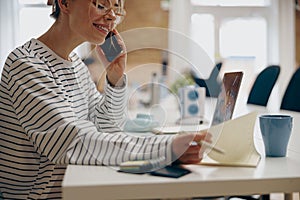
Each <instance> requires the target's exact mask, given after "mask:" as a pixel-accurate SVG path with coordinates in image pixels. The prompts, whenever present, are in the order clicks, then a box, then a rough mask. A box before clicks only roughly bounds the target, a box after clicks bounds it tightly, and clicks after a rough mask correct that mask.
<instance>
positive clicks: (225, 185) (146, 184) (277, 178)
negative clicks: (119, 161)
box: [63, 106, 300, 200]
mask: <svg viewBox="0 0 300 200" xmlns="http://www.w3.org/2000/svg"><path fill="white" fill-rule="evenodd" d="M257 108H258V110H260V111H261V112H262V113H266V111H265V110H264V109H262V108H259V107H255V106H254V107H251V106H250V107H247V110H245V112H249V111H252V110H257ZM283 113H288V114H291V115H292V116H293V117H294V128H293V133H292V136H291V139H290V143H289V147H288V155H287V157H283V158H265V157H264V156H262V159H261V161H260V163H259V165H258V166H257V167H256V168H242V167H212V166H200V165H186V167H187V168H189V169H191V170H192V173H191V174H188V175H186V176H183V177H181V178H179V179H172V178H164V177H156V176H150V175H147V174H144V175H134V174H126V173H119V172H117V171H116V170H115V169H113V168H111V167H99V166H75V165H70V166H69V167H68V169H67V172H66V175H65V178H64V181H63V198H64V199H65V200H69V199H70V200H76V199H158V198H186V197H201V196H203V197H207V196H219V195H222V196H228V195H249V194H268V193H277V192H280V193H281V192H282V193H292V192H299V191H300V113H295V112H283ZM258 131H259V129H258V127H257V124H256V128H255V144H256V147H257V149H258V151H259V152H260V153H261V154H263V145H262V140H261V137H260V135H259V133H258ZM286 197H291V196H290V195H287V196H286Z"/></svg>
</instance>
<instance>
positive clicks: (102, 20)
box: [69, 0, 121, 44]
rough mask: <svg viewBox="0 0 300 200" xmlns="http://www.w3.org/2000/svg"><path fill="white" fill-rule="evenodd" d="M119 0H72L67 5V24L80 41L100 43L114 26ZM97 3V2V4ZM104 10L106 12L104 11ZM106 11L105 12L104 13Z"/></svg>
mask: <svg viewBox="0 0 300 200" xmlns="http://www.w3.org/2000/svg"><path fill="white" fill-rule="evenodd" d="M118 2H119V0H98V2H97V0H72V1H70V6H69V26H70V29H71V31H72V33H74V34H75V35H76V36H78V37H79V39H80V40H81V42H85V41H88V42H91V43H93V44H101V43H103V42H104V40H105V37H106V35H107V34H108V33H109V32H110V31H111V30H112V29H114V28H115V26H116V19H117V17H116V15H115V13H114V12H113V11H112V10H111V9H110V8H113V10H115V9H117V8H118V7H120V6H121V5H119V3H118ZM98 3H99V4H98ZM105 10H106V12H105ZM105 13H106V14H105Z"/></svg>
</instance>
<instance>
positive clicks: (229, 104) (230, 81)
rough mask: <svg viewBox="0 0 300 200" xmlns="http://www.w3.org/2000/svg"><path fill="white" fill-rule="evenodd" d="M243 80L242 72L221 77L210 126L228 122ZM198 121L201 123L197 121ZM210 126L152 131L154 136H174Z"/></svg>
mask: <svg viewBox="0 0 300 200" xmlns="http://www.w3.org/2000/svg"><path fill="white" fill-rule="evenodd" d="M242 78H243V72H227V73H225V74H224V76H223V80H222V88H221V92H220V94H219V95H218V99H217V104H216V107H215V111H214V115H213V119H212V123H211V125H216V124H219V123H222V122H224V121H227V120H230V119H231V117H232V115H233V111H234V108H235V104H236V100H237V97H238V93H239V89H240V85H241V82H242ZM199 121H201V120H200V119H199ZM209 126H210V123H209V122H206V121H205V122H204V123H203V124H200V125H199V124H195V125H191V126H186V125H176V126H162V127H157V128H154V129H153V130H152V132H153V133H155V134H175V133H178V132H191V131H201V130H203V129H207V128H208V127H209Z"/></svg>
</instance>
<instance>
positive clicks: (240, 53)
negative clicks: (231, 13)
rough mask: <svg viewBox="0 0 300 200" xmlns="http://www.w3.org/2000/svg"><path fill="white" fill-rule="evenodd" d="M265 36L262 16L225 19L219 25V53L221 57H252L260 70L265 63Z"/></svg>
mask: <svg viewBox="0 0 300 200" xmlns="http://www.w3.org/2000/svg"><path fill="white" fill-rule="evenodd" d="M266 36H267V23H266V21H265V19H263V18H249V19H248V18H247V19H243V18H238V19H232V20H226V21H224V22H223V23H222V24H221V27H220V40H219V41H220V55H221V57H222V58H228V57H244V58H247V57H248V58H249V57H252V58H254V61H255V65H256V66H257V67H259V68H260V69H259V70H261V69H262V68H261V67H264V66H266V63H267V61H266V60H267V38H266ZM256 70H258V69H256Z"/></svg>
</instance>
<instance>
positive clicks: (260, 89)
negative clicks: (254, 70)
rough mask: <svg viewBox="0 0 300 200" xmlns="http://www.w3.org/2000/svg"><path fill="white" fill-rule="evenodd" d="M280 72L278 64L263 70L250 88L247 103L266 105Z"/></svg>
mask: <svg viewBox="0 0 300 200" xmlns="http://www.w3.org/2000/svg"><path fill="white" fill-rule="evenodd" d="M279 73H280V67H279V66H278V65H270V66H268V67H267V68H265V69H264V70H263V71H261V72H260V73H259V74H258V76H257V77H256V79H255V81H254V84H253V86H252V88H251V90H250V94H249V97H248V100H247V104H255V105H261V106H266V105H267V103H268V100H269V97H270V94H271V92H272V89H273V87H274V85H275V83H276V81H277V79H278V76H279Z"/></svg>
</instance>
